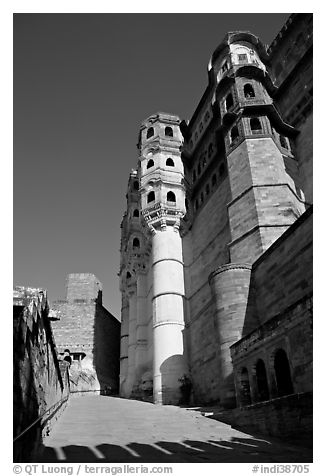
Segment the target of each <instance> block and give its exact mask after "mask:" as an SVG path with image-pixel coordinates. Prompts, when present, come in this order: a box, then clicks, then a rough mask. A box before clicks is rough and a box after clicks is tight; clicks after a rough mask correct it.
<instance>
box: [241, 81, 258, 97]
mask: <svg viewBox="0 0 326 476" xmlns="http://www.w3.org/2000/svg"><path fill="white" fill-rule="evenodd" d="M243 93H244V97H245V98H246V99H250V98H254V97H255V91H254V88H253V87H252V85H251V84H245V85H244V88H243Z"/></svg>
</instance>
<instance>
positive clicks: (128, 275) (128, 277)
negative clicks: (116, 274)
mask: <svg viewBox="0 0 326 476" xmlns="http://www.w3.org/2000/svg"><path fill="white" fill-rule="evenodd" d="M126 278H127V279H130V278H131V274H130V273H129V271H128V272H127V274H126Z"/></svg>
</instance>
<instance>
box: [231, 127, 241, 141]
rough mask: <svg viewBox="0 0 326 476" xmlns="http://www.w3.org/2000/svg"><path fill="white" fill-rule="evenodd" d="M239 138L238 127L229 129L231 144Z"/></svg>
mask: <svg viewBox="0 0 326 476" xmlns="http://www.w3.org/2000/svg"><path fill="white" fill-rule="evenodd" d="M238 137H239V129H238V126H233V127H232V129H231V144H233V142H234V141H235V140H236V139H237V138H238Z"/></svg>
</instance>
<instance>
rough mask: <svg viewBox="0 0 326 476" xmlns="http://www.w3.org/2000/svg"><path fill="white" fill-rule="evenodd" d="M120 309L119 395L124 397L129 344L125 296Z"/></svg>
mask: <svg viewBox="0 0 326 476" xmlns="http://www.w3.org/2000/svg"><path fill="white" fill-rule="evenodd" d="M122 302H123V305H122V308H121V337H120V339H121V341H120V395H121V396H123V397H124V396H126V395H125V384H126V380H127V375H128V344H129V302H128V299H127V297H126V296H124V297H123V299H122Z"/></svg>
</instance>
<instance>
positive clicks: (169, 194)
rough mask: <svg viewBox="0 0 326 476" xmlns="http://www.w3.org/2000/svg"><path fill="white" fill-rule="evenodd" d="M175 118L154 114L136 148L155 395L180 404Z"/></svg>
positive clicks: (179, 177)
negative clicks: (146, 236)
mask: <svg viewBox="0 0 326 476" xmlns="http://www.w3.org/2000/svg"><path fill="white" fill-rule="evenodd" d="M179 123H180V120H179V118H178V117H177V116H173V115H170V114H163V113H158V114H156V115H153V116H150V117H149V118H148V119H147V120H146V121H144V122H143V123H142V126H141V130H140V135H139V144H138V148H139V151H140V161H139V177H140V197H141V211H142V215H143V217H144V219H145V222H146V224H147V226H148V227H149V229H150V231H151V234H152V238H151V242H152V243H151V244H152V254H151V266H152V276H153V294H152V308H153V397H154V402H155V403H164V404H175V403H178V402H179V400H180V381H179V379H180V378H181V377H183V376H184V375H185V374H186V373H187V364H186V357H185V351H184V336H183V331H184V302H183V301H184V270H183V257H182V241H181V237H180V234H179V226H180V219H181V218H182V217H183V215H184V214H185V211H186V210H185V189H184V184H183V180H184V175H183V164H182V160H181V153H180V148H181V145H182V135H181V132H180V129H179Z"/></svg>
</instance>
